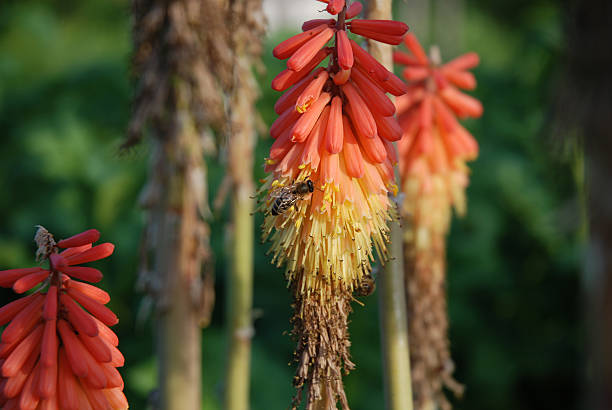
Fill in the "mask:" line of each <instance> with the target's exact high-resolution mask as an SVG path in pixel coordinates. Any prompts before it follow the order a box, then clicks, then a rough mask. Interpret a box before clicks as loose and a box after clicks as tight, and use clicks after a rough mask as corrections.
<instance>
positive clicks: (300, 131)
mask: <svg viewBox="0 0 612 410" xmlns="http://www.w3.org/2000/svg"><path fill="white" fill-rule="evenodd" d="M330 98H331V96H330V94H329V93H322V94H321V95H320V96H319V98H318V99H317V100H316V101H315V102H314V103H313V104H312V105H311V106H310V109H309V110H308V111H306V112H305V113H304V114H302V115H301V116H300V118H299V119H298V120H297V122H296V123H295V125H294V126H293V129H292V131H291V140H292V141H294V142H302V141H304V140H305V139H306V137H308V134H310V131H312V128H313V127H314V125H315V123H316V122H317V119H319V116H320V115H321V112H323V108H325V106H326V105H327V103H328V102H329V100H330Z"/></svg>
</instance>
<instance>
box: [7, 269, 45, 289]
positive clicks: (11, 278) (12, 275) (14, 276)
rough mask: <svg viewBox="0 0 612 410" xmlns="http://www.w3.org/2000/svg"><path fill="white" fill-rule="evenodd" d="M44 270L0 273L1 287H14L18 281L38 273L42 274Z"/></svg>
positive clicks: (18, 270)
mask: <svg viewBox="0 0 612 410" xmlns="http://www.w3.org/2000/svg"><path fill="white" fill-rule="evenodd" d="M43 270H44V269H42V268H25V269H8V270H3V271H0V286H2V287H4V288H6V287H11V286H13V283H15V281H16V280H18V279H20V278H22V277H24V276H26V275H29V274H32V273H36V272H42V271H43Z"/></svg>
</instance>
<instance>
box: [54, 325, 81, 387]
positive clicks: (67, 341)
mask: <svg viewBox="0 0 612 410" xmlns="http://www.w3.org/2000/svg"><path fill="white" fill-rule="evenodd" d="M57 330H59V333H60V336H61V337H62V345H63V347H62V348H61V349H60V367H61V352H62V351H65V353H66V357H67V359H68V362H69V363H70V368H71V369H72V372H73V373H74V374H75V375H76V376H78V377H87V372H88V367H87V362H86V361H85V360H84V355H85V353H83V352H84V350H85V347H83V345H82V343H81V341H80V340H79V339H78V338H77V336H76V334H75V333H74V330H73V329H72V328H71V327H70V325H69V324H68V323H67V322H66V321H64V320H63V319H62V320H59V321H58V322H57ZM60 374H61V372H60Z"/></svg>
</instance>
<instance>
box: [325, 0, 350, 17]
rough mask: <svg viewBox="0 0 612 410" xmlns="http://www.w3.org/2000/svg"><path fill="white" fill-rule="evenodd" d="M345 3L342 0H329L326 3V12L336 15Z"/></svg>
mask: <svg viewBox="0 0 612 410" xmlns="http://www.w3.org/2000/svg"><path fill="white" fill-rule="evenodd" d="M345 4H346V3H345V1H344V0H329V2H328V3H327V12H328V13H329V14H332V15H336V14H338V13H340V12H341V11H342V9H343V8H344V5H345Z"/></svg>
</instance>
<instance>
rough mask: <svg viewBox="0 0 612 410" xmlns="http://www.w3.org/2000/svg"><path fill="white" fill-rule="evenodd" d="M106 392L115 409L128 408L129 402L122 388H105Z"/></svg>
mask: <svg viewBox="0 0 612 410" xmlns="http://www.w3.org/2000/svg"><path fill="white" fill-rule="evenodd" d="M104 394H105V395H106V398H107V399H108V402H109V403H110V404H111V406H112V408H113V409H119V410H123V409H127V407H128V402H127V399H126V398H125V395H124V394H123V392H122V391H121V390H120V389H107V390H104Z"/></svg>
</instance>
